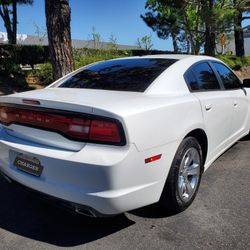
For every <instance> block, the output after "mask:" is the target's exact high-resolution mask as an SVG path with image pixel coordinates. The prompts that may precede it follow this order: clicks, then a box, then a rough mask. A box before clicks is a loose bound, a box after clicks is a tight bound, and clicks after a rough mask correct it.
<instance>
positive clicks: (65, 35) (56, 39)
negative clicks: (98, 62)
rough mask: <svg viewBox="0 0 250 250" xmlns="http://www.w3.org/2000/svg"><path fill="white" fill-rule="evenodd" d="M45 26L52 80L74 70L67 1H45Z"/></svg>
mask: <svg viewBox="0 0 250 250" xmlns="http://www.w3.org/2000/svg"><path fill="white" fill-rule="evenodd" d="M45 13H46V26H47V32H48V41H49V51H50V57H51V62H52V68H53V79H54V80H57V79H58V78H60V77H62V76H64V75H66V74H68V73H70V72H71V71H73V70H74V63H73V51H72V45H71V32H70V6H69V1H68V0H45Z"/></svg>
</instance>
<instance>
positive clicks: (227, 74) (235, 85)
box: [213, 62, 241, 89]
mask: <svg viewBox="0 0 250 250" xmlns="http://www.w3.org/2000/svg"><path fill="white" fill-rule="evenodd" d="M213 65H214V67H215V69H216V71H217V72H218V74H219V76H220V78H221V81H222V83H223V85H224V87H225V89H239V88H240V86H241V82H240V80H239V79H238V78H237V77H236V76H235V75H234V73H233V72H232V71H231V70H230V69H229V68H227V67H226V66H224V65H223V64H221V63H217V62H213Z"/></svg>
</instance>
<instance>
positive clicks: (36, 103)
mask: <svg viewBox="0 0 250 250" xmlns="http://www.w3.org/2000/svg"><path fill="white" fill-rule="evenodd" d="M23 103H25V104H32V105H40V102H39V101H38V100H33V99H23Z"/></svg>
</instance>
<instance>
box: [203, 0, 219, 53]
mask: <svg viewBox="0 0 250 250" xmlns="http://www.w3.org/2000/svg"><path fill="white" fill-rule="evenodd" d="M205 4H207V10H208V12H207V13H208V15H207V17H206V19H205V26H206V30H205V45H204V50H205V55H207V56H215V49H216V43H215V38H216V35H215V33H214V30H215V28H214V26H215V20H214V18H215V17H214V10H213V9H214V0H209V1H208V2H207V3H205Z"/></svg>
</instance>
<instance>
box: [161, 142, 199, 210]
mask: <svg viewBox="0 0 250 250" xmlns="http://www.w3.org/2000/svg"><path fill="white" fill-rule="evenodd" d="M202 171H203V159H202V150H201V146H200V144H199V142H198V141H197V140H196V139H195V138H194V137H187V138H185V139H184V140H183V141H182V143H181V144H180V146H179V148H178V150H177V152H176V154H175V157H174V160H173V162H172V165H171V168H170V170H169V174H168V178H167V181H166V184H165V187H164V190H163V193H162V196H161V199H160V205H162V206H164V207H166V208H167V209H169V210H171V211H173V212H181V211H183V210H185V209H186V208H187V207H188V206H189V205H190V204H191V203H192V202H193V200H194V198H195V196H196V193H197V191H198V188H199V185H200V180H201V175H202Z"/></svg>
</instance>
